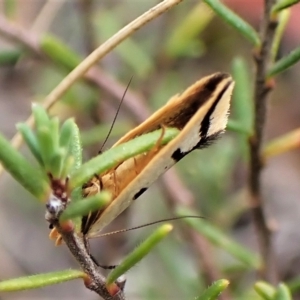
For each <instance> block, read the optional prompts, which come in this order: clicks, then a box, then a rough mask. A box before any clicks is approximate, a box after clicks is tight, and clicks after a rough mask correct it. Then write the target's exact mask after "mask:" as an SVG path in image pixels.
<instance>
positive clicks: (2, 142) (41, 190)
mask: <svg viewBox="0 0 300 300" xmlns="http://www.w3.org/2000/svg"><path fill="white" fill-rule="evenodd" d="M0 162H1V163H2V164H3V166H4V168H5V169H6V170H7V171H8V172H9V173H10V174H11V175H12V176H13V177H14V178H15V179H16V180H17V181H18V182H19V183H20V184H21V185H22V186H23V187H24V188H25V189H26V190H28V191H29V192H30V193H31V194H32V195H34V196H35V197H36V198H38V199H39V200H42V201H44V200H45V198H46V197H47V194H48V183H47V179H46V178H45V176H44V175H43V174H42V173H41V172H40V170H38V169H36V168H34V167H32V165H31V164H30V163H29V162H28V160H26V159H25V158H24V157H23V156H22V155H21V154H20V153H19V152H18V151H16V149H14V148H13V147H12V146H11V145H10V143H9V142H8V141H7V140H6V139H5V138H4V137H3V136H2V135H1V134H0Z"/></svg>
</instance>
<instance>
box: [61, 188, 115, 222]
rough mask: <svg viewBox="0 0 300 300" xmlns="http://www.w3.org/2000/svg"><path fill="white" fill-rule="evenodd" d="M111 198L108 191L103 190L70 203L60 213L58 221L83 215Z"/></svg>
mask: <svg viewBox="0 0 300 300" xmlns="http://www.w3.org/2000/svg"><path fill="white" fill-rule="evenodd" d="M110 200H111V195H110V193H108V192H106V191H103V192H101V193H98V194H96V195H94V196H91V197H88V198H84V199H82V200H81V201H76V202H74V203H71V204H70V205H69V206H68V207H67V208H66V209H65V210H64V212H63V213H62V214H61V216H60V218H59V219H60V221H66V220H70V219H75V218H77V217H83V216H86V215H88V214H89V213H90V212H93V211H96V210H99V209H101V208H103V207H104V206H105V205H106V204H108V203H109V202H110Z"/></svg>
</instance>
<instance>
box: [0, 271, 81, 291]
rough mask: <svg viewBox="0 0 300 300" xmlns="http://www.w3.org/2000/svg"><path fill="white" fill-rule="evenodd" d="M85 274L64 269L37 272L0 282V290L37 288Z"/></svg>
mask: <svg viewBox="0 0 300 300" xmlns="http://www.w3.org/2000/svg"><path fill="white" fill-rule="evenodd" d="M86 276H87V275H86V274H85V273H83V272H82V271H77V270H65V271H57V272H51V273H46V274H38V275H32V276H26V277H19V278H14V279H9V280H5V281H2V282H0V291H1V292H16V291H22V290H29V289H37V288H41V287H45V286H49V285H53V284H57V283H62V282H65V281H70V280H73V279H77V278H85V277H86Z"/></svg>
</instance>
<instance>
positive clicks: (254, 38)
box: [203, 0, 261, 47]
mask: <svg viewBox="0 0 300 300" xmlns="http://www.w3.org/2000/svg"><path fill="white" fill-rule="evenodd" d="M203 2H205V3H206V4H207V5H208V6H209V7H210V8H211V9H212V10H213V11H214V12H215V13H216V14H217V15H218V16H219V17H221V18H222V19H223V20H224V21H225V22H227V23H228V24H229V25H231V26H232V27H233V28H235V29H236V30H237V31H238V32H240V33H241V34H242V35H243V36H244V37H246V38H247V39H248V40H249V41H250V42H251V43H252V44H253V45H255V46H257V47H258V46H260V44H261V42H260V39H259V35H258V33H257V32H256V31H255V29H254V28H253V27H252V26H251V25H250V24H248V23H247V22H245V21H244V20H243V19H242V18H241V17H239V16H238V15H237V14H235V13H234V12H233V11H232V10H230V9H229V8H228V7H227V6H226V5H224V4H223V3H221V2H220V1H219V0H203Z"/></svg>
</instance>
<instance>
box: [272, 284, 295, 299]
mask: <svg viewBox="0 0 300 300" xmlns="http://www.w3.org/2000/svg"><path fill="white" fill-rule="evenodd" d="M273 299H274V300H292V295H291V292H290V290H289V288H288V287H287V286H286V285H285V284H284V283H280V284H279V285H278V288H277V291H276V294H275V296H274V298H273Z"/></svg>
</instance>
